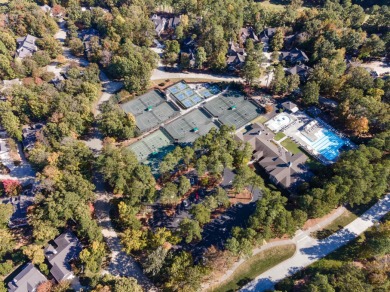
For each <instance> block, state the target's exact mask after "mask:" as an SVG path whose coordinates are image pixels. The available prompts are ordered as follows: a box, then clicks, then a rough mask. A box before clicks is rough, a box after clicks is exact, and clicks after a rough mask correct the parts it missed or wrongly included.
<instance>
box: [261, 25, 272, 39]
mask: <svg viewBox="0 0 390 292" xmlns="http://www.w3.org/2000/svg"><path fill="white" fill-rule="evenodd" d="M275 33H276V27H267V28H266V29H264V30H263V31H262V32H261V33H260V37H261V38H271V37H273V36H274V35H275Z"/></svg>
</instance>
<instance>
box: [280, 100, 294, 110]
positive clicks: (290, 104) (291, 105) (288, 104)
mask: <svg viewBox="0 0 390 292" xmlns="http://www.w3.org/2000/svg"><path fill="white" fill-rule="evenodd" d="M282 107H284V108H285V109H286V110H289V111H292V110H294V109H296V108H298V106H297V105H296V104H295V103H293V102H291V101H285V102H283V103H282Z"/></svg>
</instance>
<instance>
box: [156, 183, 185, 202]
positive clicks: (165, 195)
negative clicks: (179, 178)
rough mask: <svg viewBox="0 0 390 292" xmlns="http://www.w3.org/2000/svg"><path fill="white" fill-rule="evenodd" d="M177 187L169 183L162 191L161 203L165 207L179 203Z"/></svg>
mask: <svg viewBox="0 0 390 292" xmlns="http://www.w3.org/2000/svg"><path fill="white" fill-rule="evenodd" d="M177 194H178V190H177V186H176V185H175V184H174V183H171V182H168V183H167V184H166V185H165V187H164V188H163V189H162V190H161V193H160V201H161V203H162V204H165V205H175V204H177V203H179V201H180V199H179V197H178V195H177Z"/></svg>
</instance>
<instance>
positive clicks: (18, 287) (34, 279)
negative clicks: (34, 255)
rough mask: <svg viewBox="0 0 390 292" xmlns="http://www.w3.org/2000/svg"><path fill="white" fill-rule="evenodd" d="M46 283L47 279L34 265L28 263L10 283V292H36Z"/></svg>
mask: <svg viewBox="0 0 390 292" xmlns="http://www.w3.org/2000/svg"><path fill="white" fill-rule="evenodd" d="M46 281H47V279H46V277H45V276H44V275H43V274H42V273H41V272H40V271H39V270H38V269H37V268H36V267H35V266H34V265H33V264H32V263H28V264H27V265H26V266H25V267H24V268H23V270H22V271H21V272H20V273H19V274H17V275H16V276H15V277H14V278H13V279H12V281H11V282H9V283H8V292H35V291H36V288H37V287H38V285H39V284H41V283H43V282H46Z"/></svg>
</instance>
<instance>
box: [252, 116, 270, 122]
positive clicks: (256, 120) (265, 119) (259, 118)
mask: <svg viewBox="0 0 390 292" xmlns="http://www.w3.org/2000/svg"><path fill="white" fill-rule="evenodd" d="M267 120H268V119H267V117H266V116H263V115H261V116H259V117H257V118H256V119H254V120H253V121H252V123H260V124H264V123H265V122H266V121H267Z"/></svg>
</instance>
